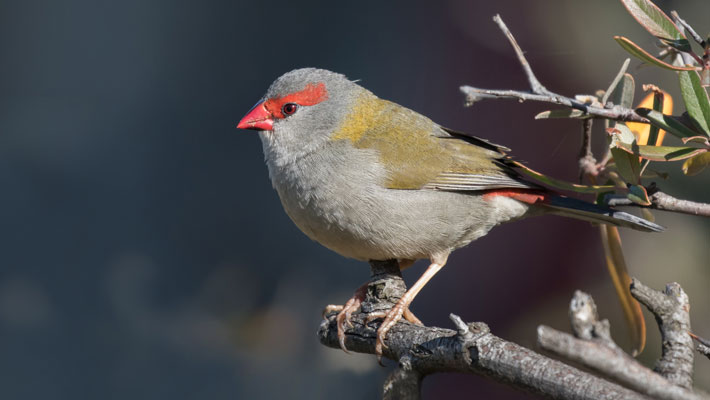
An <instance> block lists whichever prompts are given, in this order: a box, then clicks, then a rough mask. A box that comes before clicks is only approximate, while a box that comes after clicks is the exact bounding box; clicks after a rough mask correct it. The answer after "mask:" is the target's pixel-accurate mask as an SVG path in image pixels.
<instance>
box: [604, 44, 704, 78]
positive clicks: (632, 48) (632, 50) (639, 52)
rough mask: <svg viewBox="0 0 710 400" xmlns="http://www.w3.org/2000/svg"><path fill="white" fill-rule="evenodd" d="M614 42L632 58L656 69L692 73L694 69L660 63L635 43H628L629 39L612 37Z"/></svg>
mask: <svg viewBox="0 0 710 400" xmlns="http://www.w3.org/2000/svg"><path fill="white" fill-rule="evenodd" d="M614 40H616V42H617V43H619V45H620V46H621V47H623V48H624V50H626V51H628V52H629V54H631V55H632V56H634V57H636V58H638V59H640V60H641V61H643V62H645V63H648V64H652V65H655V66H657V67H661V68H665V69H670V70H673V71H694V70H695V67H677V66H675V65H671V64H668V63H667V62H664V61H661V60H659V59H658V58H656V57H654V56H652V55H651V54H650V53H648V52H647V51H646V50H644V49H642V48H641V47H639V45H637V44H636V43H634V42H632V41H630V40H629V39H627V38H625V37H623V36H614Z"/></svg>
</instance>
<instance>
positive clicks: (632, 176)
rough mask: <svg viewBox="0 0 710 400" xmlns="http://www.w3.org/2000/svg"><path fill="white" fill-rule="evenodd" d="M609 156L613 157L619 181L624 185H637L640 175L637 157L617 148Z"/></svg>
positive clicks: (639, 164)
mask: <svg viewBox="0 0 710 400" xmlns="http://www.w3.org/2000/svg"><path fill="white" fill-rule="evenodd" d="M616 126H619V125H616ZM611 155H612V157H614V164H616V169H617V170H618V171H619V176H621V179H623V180H624V182H626V183H638V182H639V176H640V175H641V163H640V162H639V158H638V156H635V155H633V154H631V153H629V152H627V151H625V150H622V149H620V148H618V147H614V148H612V149H611Z"/></svg>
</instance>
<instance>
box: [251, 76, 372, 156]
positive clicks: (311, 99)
mask: <svg viewBox="0 0 710 400" xmlns="http://www.w3.org/2000/svg"><path fill="white" fill-rule="evenodd" d="M363 92H367V91H366V90H365V89H364V88H362V87H361V86H359V85H357V84H356V83H354V82H352V81H350V80H348V79H347V78H346V77H345V75H342V74H338V73H335V72H331V71H328V70H324V69H317V68H302V69H296V70H293V71H290V72H287V73H285V74H283V75H282V76H280V77H279V78H278V79H276V81H274V83H272V84H271V87H269V89H268V90H267V92H266V94H265V95H264V97H263V100H262V101H263V103H261V104H263V105H264V107H265V108H266V110H267V111H268V113H269V115H270V116H271V119H272V121H273V125H272V127H271V129H270V130H262V131H261V132H260V134H259V136H260V137H261V139H262V143H263V146H264V154H265V156H266V159H267V162H269V163H275V164H280V165H284V164H288V163H291V162H293V161H295V160H297V159H298V158H300V157H303V156H304V155H306V154H310V153H312V152H314V151H316V150H317V149H319V148H320V147H322V146H324V145H325V144H326V143H327V141H328V138H329V137H330V135H331V134H332V133H333V131H334V130H335V129H336V128H337V127H338V126H339V125H340V124H341V122H342V120H343V118H344V117H345V116H346V115H347V113H348V110H349V109H350V108H351V104H352V103H353V101H354V99H355V98H357V96H358V95H360V94H361V93H363ZM245 118H246V117H245Z"/></svg>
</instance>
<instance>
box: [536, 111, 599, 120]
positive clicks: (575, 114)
mask: <svg viewBox="0 0 710 400" xmlns="http://www.w3.org/2000/svg"><path fill="white" fill-rule="evenodd" d="M589 117H590V115H589V114H587V113H585V112H583V111H581V110H574V109H568V108H565V109H559V110H548V111H543V112H541V113H540V114H538V115H536V116H535V119H547V118H581V119H584V118H589Z"/></svg>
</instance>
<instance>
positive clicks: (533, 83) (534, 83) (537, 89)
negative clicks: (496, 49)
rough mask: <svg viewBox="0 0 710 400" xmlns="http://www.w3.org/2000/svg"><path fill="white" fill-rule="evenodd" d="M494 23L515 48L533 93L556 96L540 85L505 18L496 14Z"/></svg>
mask: <svg viewBox="0 0 710 400" xmlns="http://www.w3.org/2000/svg"><path fill="white" fill-rule="evenodd" d="M493 21H495V23H496V24H498V27H499V28H500V30H501V31H503V34H504V35H505V37H507V38H508V41H509V42H510V44H511V45H512V46H513V49H514V50H515V54H516V55H517V56H518V61H519V62H520V65H521V66H522V67H523V71H525V75H527V77H528V82H530V87H531V88H532V91H533V93H536V94H546V95H554V93H552V92H550V91H549V90H547V88H546V87H545V86H543V85H542V83H540V81H539V80H538V79H537V77H536V76H535V74H534V73H533V70H532V68H531V67H530V63H529V62H528V60H527V59H526V58H525V54H523V49H521V48H520V45H519V44H518V41H517V40H515V37H514V36H513V34H512V33H511V32H510V29H508V26H507V25H505V22H503V18H501V17H500V14H496V15H495V16H494V17H493Z"/></svg>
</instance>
